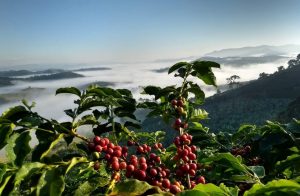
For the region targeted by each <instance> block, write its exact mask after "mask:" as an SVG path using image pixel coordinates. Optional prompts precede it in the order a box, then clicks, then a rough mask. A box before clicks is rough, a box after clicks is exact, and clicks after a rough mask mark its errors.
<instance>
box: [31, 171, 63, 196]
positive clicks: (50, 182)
mask: <svg viewBox="0 0 300 196" xmlns="http://www.w3.org/2000/svg"><path fill="white" fill-rule="evenodd" d="M64 189H65V182H64V176H63V175H62V173H61V171H60V168H56V167H54V168H50V169H49V170H46V171H45V172H44V173H43V174H42V176H41V178H40V180H39V182H38V185H37V190H36V192H37V195H39V196H59V195H62V193H63V191H64Z"/></svg>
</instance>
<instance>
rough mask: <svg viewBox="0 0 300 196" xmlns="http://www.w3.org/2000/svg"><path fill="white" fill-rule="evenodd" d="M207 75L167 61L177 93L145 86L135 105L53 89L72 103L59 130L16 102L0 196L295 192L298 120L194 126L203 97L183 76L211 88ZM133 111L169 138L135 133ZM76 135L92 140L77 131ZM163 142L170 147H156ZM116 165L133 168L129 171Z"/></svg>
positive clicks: (4, 143) (6, 127)
mask: <svg viewBox="0 0 300 196" xmlns="http://www.w3.org/2000/svg"><path fill="white" fill-rule="evenodd" d="M212 68H220V65H219V64H217V63H215V62H211V61H193V62H179V63H176V64H175V65H173V66H172V67H171V68H170V69H169V74H170V73H173V72H175V75H174V76H175V77H180V78H182V79H183V82H182V85H181V86H180V87H177V86H167V87H156V86H147V87H145V88H144V92H143V93H145V94H148V95H150V96H152V97H153V100H150V101H145V102H139V103H138V102H137V101H136V100H135V99H134V98H133V96H132V93H131V92H130V91H129V90H127V89H112V88H107V87H101V86H90V87H88V88H87V89H86V90H84V91H80V90H78V89H77V88H75V87H65V88H60V89H58V90H57V91H56V94H62V93H67V94H71V95H73V97H74V98H75V100H74V103H75V105H76V107H75V108H71V109H67V110H65V114H66V115H67V116H68V117H69V120H68V121H65V122H59V121H57V120H55V119H46V118H44V117H43V116H41V115H40V114H38V113H36V112H34V111H33V108H34V103H33V104H29V103H28V102H26V101H23V105H20V106H15V107H13V108H10V109H8V110H7V111H5V112H4V113H3V114H2V115H1V117H0V149H3V148H5V150H6V153H7V159H8V161H7V162H5V163H0V193H1V195H55V196H56V195H103V194H107V195H172V194H178V195H232V196H236V195H243V194H244V195H270V194H271V195H276V194H281V195H283V194H289V195H297V194H300V192H299V190H300V185H299V184H298V183H299V181H300V175H299V173H300V168H299V165H300V162H299V160H300V151H299V149H300V147H299V133H300V129H299V127H300V126H299V124H300V123H299V121H297V120H294V121H293V122H292V123H290V124H280V123H277V122H271V121H268V122H266V124H265V125H262V126H256V125H249V124H244V125H242V126H241V127H240V128H239V130H238V131H237V132H235V133H233V134H232V133H228V132H218V133H213V132H211V131H210V130H209V128H207V127H205V126H204V125H203V124H201V123H200V122H201V121H203V120H205V119H208V118H209V117H211V116H209V114H208V113H207V112H206V111H205V110H204V109H202V108H200V105H201V104H202V103H203V102H204V98H205V95H204V93H203V91H202V90H201V87H200V84H199V83H196V82H195V80H194V79H192V78H196V79H200V80H201V81H202V82H203V83H204V84H207V85H212V86H216V78H215V76H214V74H213V71H212ZM137 109H145V110H147V111H149V113H148V117H155V118H156V119H163V121H164V122H166V125H167V126H172V127H173V130H172V131H173V133H172V134H169V133H168V132H167V134H166V132H165V131H166V130H164V129H161V128H158V127H155V129H154V130H151V131H148V132H143V131H141V130H140V129H141V128H143V127H142V124H141V122H140V121H139V120H138V119H137V117H136V115H135V112H136V110H137ZM148 119H149V118H148ZM153 125H157V124H156V122H155V121H154V122H153ZM83 127H84V128H85V130H90V132H88V133H87V134H86V135H91V133H93V134H94V136H93V138H87V137H86V136H83V135H81V134H79V133H78V130H79V129H81V128H83ZM166 136H167V137H170V136H174V141H173V143H172V144H169V145H167V146H165V147H164V146H163V144H162V142H164V138H165V137H166ZM32 138H36V139H37V145H35V146H32V145H30V144H31V142H32ZM100 144H101V145H100ZM126 144H127V146H128V147H130V148H128V147H127V146H126ZM110 151H112V152H110ZM150 152H151V153H150ZM154 153H155V154H154ZM129 155H132V156H129ZM141 160H142V161H141ZM133 162H135V163H136V164H135V165H134V164H133ZM137 162H139V163H137ZM121 164H122V166H121ZM126 164H127V166H128V165H129V164H132V165H134V167H136V168H138V169H136V170H133V171H134V172H133V171H131V172H133V173H130V171H129V169H130V167H129V169H128V167H126ZM142 166H143V167H144V169H142ZM146 172H147V174H151V176H152V177H149V175H148V176H146V175H145V173H146ZM149 183H150V184H151V185H150V184H149Z"/></svg>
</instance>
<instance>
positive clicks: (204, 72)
mask: <svg viewBox="0 0 300 196" xmlns="http://www.w3.org/2000/svg"><path fill="white" fill-rule="evenodd" d="M211 67H216V68H220V64H218V63H215V62H212V61H195V62H193V69H194V70H195V72H196V74H195V73H194V74H192V75H196V76H197V77H198V78H200V79H201V80H202V81H203V82H204V83H205V84H208V85H214V86H217V85H216V77H215V75H214V73H213V72H212V70H211Z"/></svg>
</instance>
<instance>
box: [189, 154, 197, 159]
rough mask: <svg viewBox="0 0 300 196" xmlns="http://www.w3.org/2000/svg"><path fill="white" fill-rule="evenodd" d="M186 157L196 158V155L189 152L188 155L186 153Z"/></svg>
mask: <svg viewBox="0 0 300 196" xmlns="http://www.w3.org/2000/svg"><path fill="white" fill-rule="evenodd" d="M188 157H189V159H190V160H196V158H197V157H196V155H195V154H194V153H190V154H189V155H188Z"/></svg>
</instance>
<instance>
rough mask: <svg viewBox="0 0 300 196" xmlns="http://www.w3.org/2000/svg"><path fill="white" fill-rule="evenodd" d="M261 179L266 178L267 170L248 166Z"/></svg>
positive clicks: (261, 167)
mask: <svg viewBox="0 0 300 196" xmlns="http://www.w3.org/2000/svg"><path fill="white" fill-rule="evenodd" d="M248 168H249V169H251V171H253V172H254V173H255V174H256V175H257V176H258V177H259V178H263V177H265V175H266V174H265V168H264V167H263V166H248Z"/></svg>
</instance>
